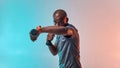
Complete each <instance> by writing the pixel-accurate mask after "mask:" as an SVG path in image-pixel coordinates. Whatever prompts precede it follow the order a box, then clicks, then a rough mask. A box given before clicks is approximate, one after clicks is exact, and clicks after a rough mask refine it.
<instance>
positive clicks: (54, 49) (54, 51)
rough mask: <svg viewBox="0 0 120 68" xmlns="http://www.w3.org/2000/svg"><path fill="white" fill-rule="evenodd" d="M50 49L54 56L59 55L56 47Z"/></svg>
mask: <svg viewBox="0 0 120 68" xmlns="http://www.w3.org/2000/svg"><path fill="white" fill-rule="evenodd" d="M48 47H49V50H50V52H51V53H52V54H53V55H56V54H57V53H58V50H57V47H55V46H54V45H52V46H48Z"/></svg>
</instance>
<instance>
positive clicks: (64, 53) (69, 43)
mask: <svg viewBox="0 0 120 68" xmlns="http://www.w3.org/2000/svg"><path fill="white" fill-rule="evenodd" d="M66 28H72V29H73V30H74V32H73V33H74V34H73V35H72V36H71V37H66V36H63V35H57V37H56V42H55V43H56V44H57V48H58V56H59V68H81V64H80V55H79V53H80V52H79V34H78V31H77V29H76V28H75V27H74V26H73V25H71V24H68V25H67V26H66Z"/></svg>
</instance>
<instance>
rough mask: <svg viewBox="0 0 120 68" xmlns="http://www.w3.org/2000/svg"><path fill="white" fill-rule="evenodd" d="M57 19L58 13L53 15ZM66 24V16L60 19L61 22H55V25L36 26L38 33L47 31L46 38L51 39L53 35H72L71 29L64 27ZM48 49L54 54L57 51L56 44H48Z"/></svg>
mask: <svg viewBox="0 0 120 68" xmlns="http://www.w3.org/2000/svg"><path fill="white" fill-rule="evenodd" d="M56 19H59V16H58V14H56V15H55V16H54V20H56ZM66 24H67V17H64V19H63V20H62V23H59V21H58V22H57V21H56V22H55V26H47V27H39V26H38V27H37V28H36V29H37V30H38V32H39V34H41V33H48V35H47V40H50V41H52V40H53V38H54V35H65V36H66V35H69V36H72V34H73V29H71V28H66V27H65V25H66ZM48 47H49V50H50V51H51V53H52V54H53V55H56V54H57V53H58V49H57V44H56V43H55V44H53V45H51V46H48Z"/></svg>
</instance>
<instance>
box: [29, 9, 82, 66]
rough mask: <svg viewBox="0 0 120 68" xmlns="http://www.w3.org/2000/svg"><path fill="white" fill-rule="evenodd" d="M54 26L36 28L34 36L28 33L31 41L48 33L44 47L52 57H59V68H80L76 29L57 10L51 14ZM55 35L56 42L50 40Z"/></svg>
mask: <svg viewBox="0 0 120 68" xmlns="http://www.w3.org/2000/svg"><path fill="white" fill-rule="evenodd" d="M53 18H54V24H55V26H47V27H40V26H38V27H37V28H36V30H34V31H35V32H36V34H35V35H32V34H31V33H30V37H31V40H33V41H35V40H36V39H37V37H38V36H39V34H41V33H48V35H47V41H46V45H47V46H48V47H49V50H50V51H51V53H52V54H53V55H57V54H58V56H59V68H81V64H80V55H79V49H80V48H79V34H78V31H77V29H76V28H75V27H74V26H73V25H71V24H69V23H68V18H67V14H66V12H65V11H64V10H62V9H58V10H56V11H55V12H54V14H53ZM54 35H56V41H55V43H54V44H52V42H51V41H52V40H53V38H54Z"/></svg>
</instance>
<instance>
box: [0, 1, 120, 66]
mask: <svg viewBox="0 0 120 68" xmlns="http://www.w3.org/2000/svg"><path fill="white" fill-rule="evenodd" d="M59 8H61V9H64V10H66V12H67V13H68V17H69V23H71V24H73V25H75V26H76V27H77V28H78V30H79V34H80V52H81V53H80V55H81V63H82V66H83V68H120V0H0V68H58V57H57V56H52V55H51V53H50V52H49V50H48V47H47V46H46V45H45V40H46V34H41V35H40V36H39V38H38V40H37V41H35V42H32V41H31V40H30V38H29V31H30V30H31V29H32V28H35V27H36V26H38V25H41V26H47V25H53V18H52V14H53V12H54V11H55V10H56V9H59Z"/></svg>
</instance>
